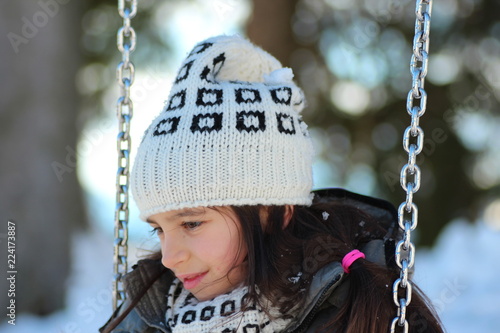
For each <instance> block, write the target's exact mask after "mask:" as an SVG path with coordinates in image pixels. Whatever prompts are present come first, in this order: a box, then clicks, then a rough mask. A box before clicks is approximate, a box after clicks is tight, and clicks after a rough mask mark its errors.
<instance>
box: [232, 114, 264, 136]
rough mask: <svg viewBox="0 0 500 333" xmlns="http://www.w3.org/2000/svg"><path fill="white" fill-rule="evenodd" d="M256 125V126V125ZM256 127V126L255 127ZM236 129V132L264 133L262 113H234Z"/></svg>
mask: <svg viewBox="0 0 500 333" xmlns="http://www.w3.org/2000/svg"><path fill="white" fill-rule="evenodd" d="M256 123H257V124H256ZM256 125H257V126H256ZM236 129H237V130H238V131H240V132H241V131H247V132H248V133H250V131H253V132H257V131H265V130H266V117H265V115H264V112H262V111H241V112H237V113H236Z"/></svg>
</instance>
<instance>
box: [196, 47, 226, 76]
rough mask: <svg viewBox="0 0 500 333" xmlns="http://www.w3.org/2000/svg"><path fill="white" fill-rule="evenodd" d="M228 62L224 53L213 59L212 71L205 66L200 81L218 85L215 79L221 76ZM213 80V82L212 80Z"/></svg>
mask: <svg viewBox="0 0 500 333" xmlns="http://www.w3.org/2000/svg"><path fill="white" fill-rule="evenodd" d="M225 61H226V56H225V55H224V53H221V54H219V55H218V56H217V57H215V58H214V59H212V69H210V68H209V67H208V66H205V67H204V68H203V70H202V71H201V73H200V79H201V80H202V81H207V82H209V83H217V82H216V80H215V77H216V76H217V74H219V71H220V70H221V68H222V66H224V62H225ZM212 79H213V80H212Z"/></svg>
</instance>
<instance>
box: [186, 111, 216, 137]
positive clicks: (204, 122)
mask: <svg viewBox="0 0 500 333" xmlns="http://www.w3.org/2000/svg"><path fill="white" fill-rule="evenodd" d="M190 129H191V132H193V133H195V132H200V133H203V132H208V133H210V132H212V131H217V132H218V131H220V130H221V129H222V113H206V114H197V115H195V116H193V122H192V123H191V127H190Z"/></svg>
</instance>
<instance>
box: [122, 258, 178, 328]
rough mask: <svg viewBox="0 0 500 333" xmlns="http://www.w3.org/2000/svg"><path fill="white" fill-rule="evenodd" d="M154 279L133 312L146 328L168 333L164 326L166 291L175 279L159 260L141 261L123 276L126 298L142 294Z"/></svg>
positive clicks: (165, 325)
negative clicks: (149, 327)
mask: <svg viewBox="0 0 500 333" xmlns="http://www.w3.org/2000/svg"><path fill="white" fill-rule="evenodd" d="M158 276H159V277H158ZM155 278H156V281H155V282H154V283H153V285H152V286H151V287H150V288H148V289H147V291H146V293H145V294H144V295H143V296H142V297H141V298H140V300H139V302H138V303H137V305H136V306H135V310H136V312H137V314H138V315H139V317H141V319H142V320H143V321H144V322H145V323H146V324H147V325H148V326H151V327H155V328H157V329H159V330H161V331H162V332H170V328H169V327H168V326H167V324H166V318H165V313H166V311H167V302H166V300H167V299H166V297H167V295H168V289H169V287H170V285H171V284H172V281H173V280H174V278H175V276H174V274H173V273H172V271H170V270H168V269H166V268H165V267H164V266H163V265H162V264H161V261H160V260H151V259H145V260H141V261H139V262H138V263H137V265H135V266H134V270H133V271H131V272H130V273H129V274H127V275H126V276H125V278H124V284H125V290H127V293H128V297H129V298H130V299H134V298H135V297H138V295H140V294H141V293H144V288H145V287H144V286H147V285H149V284H150V283H151V281H152V280H153V279H155Z"/></svg>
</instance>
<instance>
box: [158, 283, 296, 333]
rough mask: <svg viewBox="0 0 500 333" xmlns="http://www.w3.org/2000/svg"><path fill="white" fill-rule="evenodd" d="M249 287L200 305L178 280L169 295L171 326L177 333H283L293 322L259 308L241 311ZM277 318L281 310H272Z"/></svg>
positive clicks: (168, 321)
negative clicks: (269, 315) (268, 314)
mask: <svg viewBox="0 0 500 333" xmlns="http://www.w3.org/2000/svg"><path fill="white" fill-rule="evenodd" d="M247 296H248V287H239V288H236V289H234V290H233V291H231V292H230V293H227V294H223V295H219V296H217V297H215V298H214V299H212V300H209V301H202V302H199V301H198V300H197V299H196V297H194V296H193V294H191V293H190V292H189V291H187V290H186V289H184V288H183V286H182V283H181V282H180V281H179V280H178V279H176V280H175V281H174V282H173V283H172V286H171V287H170V290H169V293H168V295H167V298H168V299H167V303H168V306H167V312H166V319H167V324H168V325H169V326H170V328H171V329H172V332H173V333H207V332H210V333H215V332H218V333H254V332H259V333H274V332H281V331H283V330H284V329H285V328H286V326H287V325H288V324H289V323H290V321H291V319H282V318H277V319H275V318H273V319H272V320H271V319H270V318H269V317H268V316H267V314H266V312H264V311H262V309H261V308H260V307H259V306H250V308H247V310H246V311H244V312H241V306H242V304H245V301H246V297H247ZM267 310H268V312H269V313H270V314H271V316H273V317H278V316H276V315H277V314H279V311H278V309H276V308H268V309H267Z"/></svg>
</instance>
